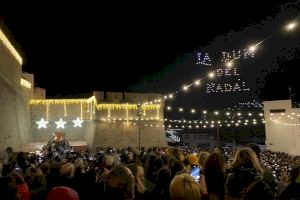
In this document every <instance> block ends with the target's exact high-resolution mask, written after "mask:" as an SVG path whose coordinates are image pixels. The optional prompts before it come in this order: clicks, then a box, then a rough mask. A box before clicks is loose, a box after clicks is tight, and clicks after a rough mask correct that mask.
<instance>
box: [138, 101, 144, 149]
mask: <svg viewBox="0 0 300 200" xmlns="http://www.w3.org/2000/svg"><path fill="white" fill-rule="evenodd" d="M137 108H138V110H137V116H138V117H139V127H138V138H139V151H141V117H142V115H143V113H142V105H141V104H138V105H137Z"/></svg>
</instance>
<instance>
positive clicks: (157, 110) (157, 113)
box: [156, 106, 159, 120]
mask: <svg viewBox="0 0 300 200" xmlns="http://www.w3.org/2000/svg"><path fill="white" fill-rule="evenodd" d="M156 119H157V120H158V119H159V106H156Z"/></svg>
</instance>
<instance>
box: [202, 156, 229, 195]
mask: <svg viewBox="0 0 300 200" xmlns="http://www.w3.org/2000/svg"><path fill="white" fill-rule="evenodd" d="M204 175H205V183H206V188H207V192H208V195H209V197H210V199H213V198H214V199H219V200H223V199H224V195H225V188H224V184H225V177H226V173H225V167H224V158H223V156H222V155H221V154H219V153H217V152H215V153H211V154H210V155H209V156H208V158H207V160H206V162H205V166H204Z"/></svg>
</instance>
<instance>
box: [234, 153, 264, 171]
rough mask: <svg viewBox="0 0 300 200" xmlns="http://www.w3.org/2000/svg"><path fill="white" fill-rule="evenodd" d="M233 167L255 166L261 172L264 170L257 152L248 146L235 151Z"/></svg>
mask: <svg viewBox="0 0 300 200" xmlns="http://www.w3.org/2000/svg"><path fill="white" fill-rule="evenodd" d="M232 167H233V168H239V167H244V168H253V169H255V170H256V171H257V172H259V173H262V172H263V170H262V168H261V166H260V163H259V160H258V158H257V156H256V154H255V153H254V151H253V150H252V149H250V148H247V147H245V148H241V149H239V150H238V151H237V152H236V153H235V156H234V160H233V162H232Z"/></svg>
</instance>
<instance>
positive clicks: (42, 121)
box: [35, 118, 49, 129]
mask: <svg viewBox="0 0 300 200" xmlns="http://www.w3.org/2000/svg"><path fill="white" fill-rule="evenodd" d="M35 123H37V124H38V125H39V126H38V129H40V128H47V124H48V123H49V122H48V121H45V120H44V118H42V119H41V120H40V121H37V122H35Z"/></svg>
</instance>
